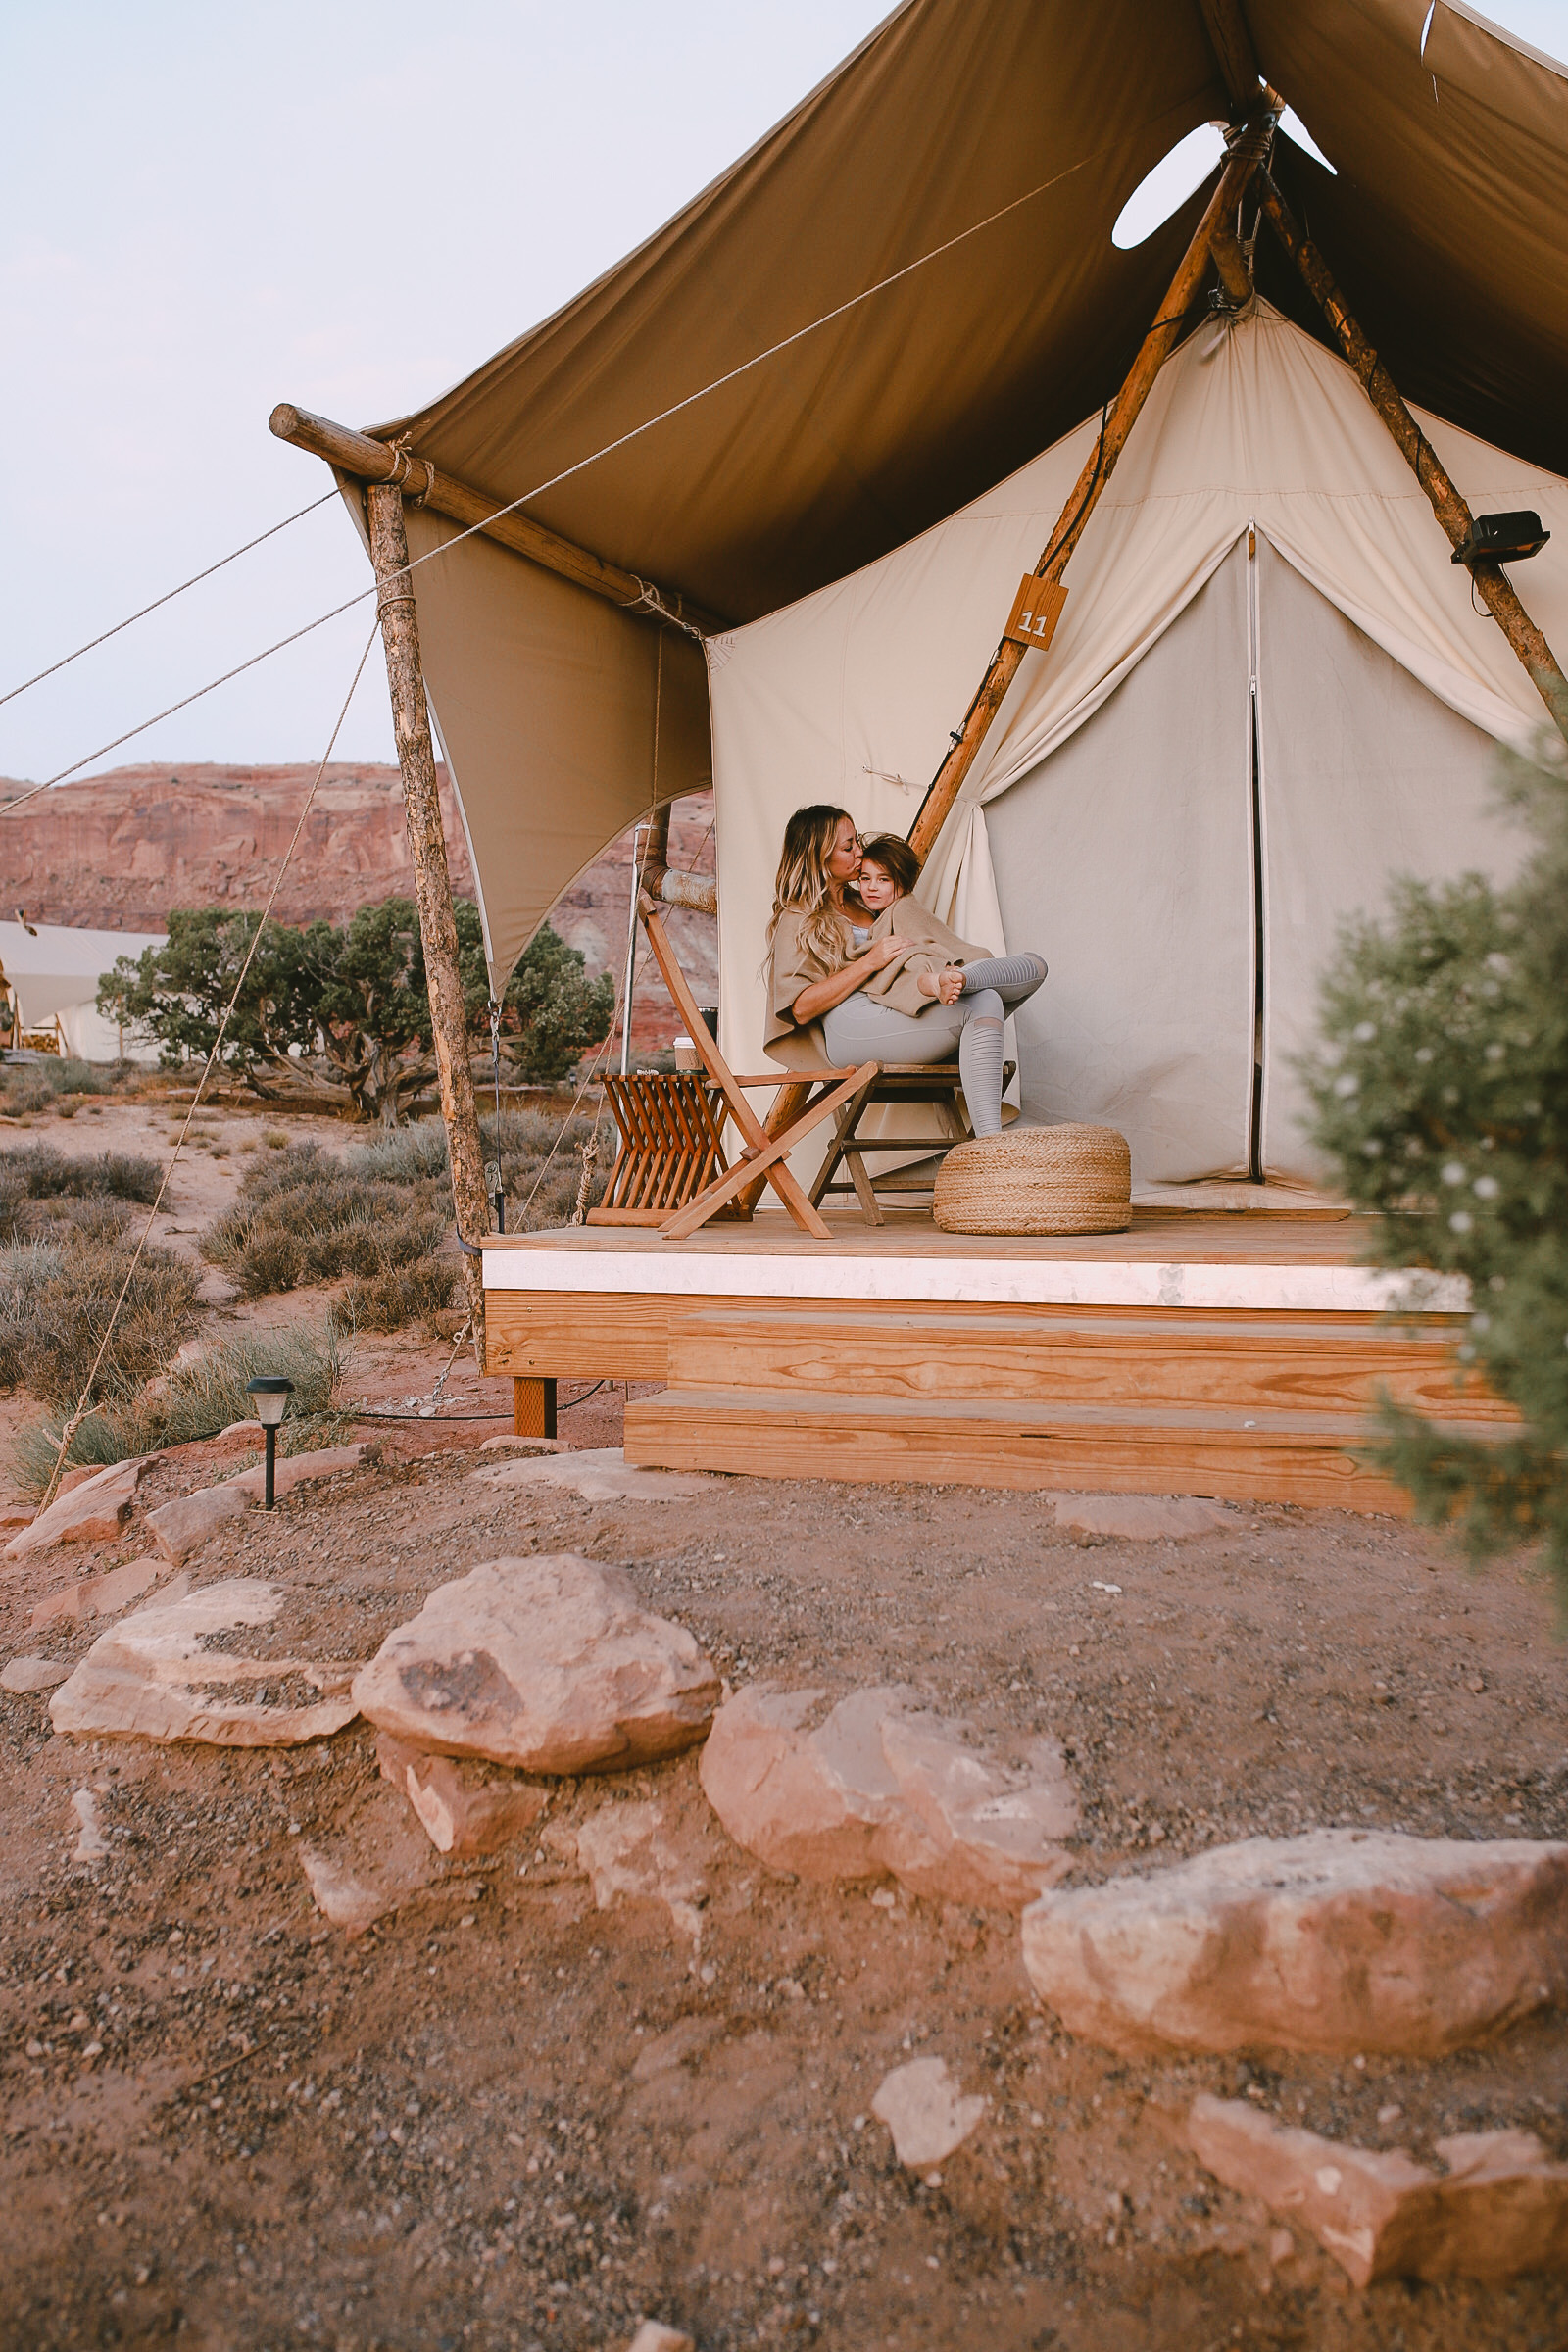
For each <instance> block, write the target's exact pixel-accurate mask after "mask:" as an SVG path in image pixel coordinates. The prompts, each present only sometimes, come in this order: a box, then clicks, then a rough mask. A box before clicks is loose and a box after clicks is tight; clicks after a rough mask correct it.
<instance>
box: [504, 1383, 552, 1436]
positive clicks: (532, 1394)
mask: <svg viewBox="0 0 1568 2352" xmlns="http://www.w3.org/2000/svg"><path fill="white" fill-rule="evenodd" d="M512 1434H513V1436H514V1437H515V1438H553V1437H554V1436H555V1434H556V1384H555V1382H554V1381H553V1380H533V1379H527V1378H525V1379H521V1380H514V1381H513V1384H512Z"/></svg>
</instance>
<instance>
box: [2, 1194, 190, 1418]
mask: <svg viewBox="0 0 1568 2352" xmlns="http://www.w3.org/2000/svg"><path fill="white" fill-rule="evenodd" d="M130 1262H131V1251H130V1250H129V1249H127V1248H126V1246H125V1244H124V1243H123V1240H122V1239H121V1238H120V1237H119V1236H118V1235H116V1236H113V1237H110V1238H104V1237H102V1236H99V1237H96V1238H95V1237H91V1236H88V1235H85V1234H83V1233H82V1232H81V1231H80V1230H77V1231H76V1232H73V1234H72V1235H71V1236H70V1241H69V1247H67V1246H63V1245H62V1244H60V1243H41V1242H34V1243H31V1244H26V1243H24V1244H22V1245H21V1246H13V1247H12V1248H10V1249H6V1250H0V1387H4V1388H17V1387H22V1388H26V1389H29V1390H30V1391H31V1392H32V1394H33V1395H34V1396H35V1397H42V1398H43V1399H44V1401H45V1402H46V1403H49V1404H62V1405H67V1406H72V1405H74V1404H75V1402H76V1400H77V1398H78V1397H80V1395H81V1393H82V1391H83V1389H84V1387H85V1386H86V1382H87V1377H88V1374H89V1373H90V1372H91V1371H92V1366H93V1359H94V1357H95V1356H96V1355H97V1352H98V1347H99V1343H100V1341H101V1340H102V1338H103V1335H104V1333H105V1331H106V1330H107V1329H108V1326H109V1319H110V1316H111V1314H112V1313H113V1312H114V1307H115V1301H116V1300H117V1299H119V1297H120V1293H121V1289H122V1286H123V1283H124V1281H125V1275H126V1270H127V1268H128V1267H129V1265H130ZM196 1288H197V1274H196V1269H195V1267H194V1266H192V1265H191V1264H190V1263H189V1262H188V1260H186V1259H184V1258H178V1257H175V1256H174V1255H173V1254H172V1252H171V1251H170V1250H157V1249H149V1250H144V1251H143V1253H142V1256H141V1260H140V1262H139V1264H138V1265H137V1267H136V1271H135V1274H134V1275H133V1276H132V1277H131V1282H130V1288H129V1290H128V1292H127V1293H126V1297H125V1303H124V1305H123V1307H122V1308H121V1310H120V1314H119V1316H118V1318H117V1320H116V1322H115V1327H114V1332H113V1335H112V1337H111V1339H110V1343H109V1347H108V1348H107V1350H106V1352H105V1355H104V1360H103V1363H102V1364H101V1365H100V1367H99V1369H98V1372H97V1375H96V1377H95V1378H94V1381H93V1397H94V1398H95V1400H103V1399H106V1398H112V1397H127V1396H129V1395H130V1394H132V1393H133V1392H134V1391H135V1390H136V1389H138V1388H139V1387H140V1386H141V1385H142V1384H143V1383H144V1382H145V1381H147V1380H150V1379H151V1378H152V1377H153V1375H154V1374H155V1373H158V1372H161V1371H162V1370H163V1368H164V1366H165V1365H166V1364H167V1363H169V1361H170V1360H171V1358H172V1356H173V1355H174V1354H175V1353H176V1351H177V1350H178V1348H179V1346H180V1343H181V1342H182V1341H183V1339H184V1338H185V1335H186V1333H187V1332H188V1331H189V1329H190V1325H191V1321H192V1316H193V1311H194V1308H195V1303H196Z"/></svg>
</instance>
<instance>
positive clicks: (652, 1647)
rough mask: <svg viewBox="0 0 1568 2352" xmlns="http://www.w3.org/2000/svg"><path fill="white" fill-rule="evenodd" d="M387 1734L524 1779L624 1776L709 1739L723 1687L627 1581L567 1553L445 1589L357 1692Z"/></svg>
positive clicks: (479, 1573) (359, 1679)
mask: <svg viewBox="0 0 1568 2352" xmlns="http://www.w3.org/2000/svg"><path fill="white" fill-rule="evenodd" d="M354 1698H355V1703H356V1704H357V1705H358V1706H359V1708H360V1709H361V1711H362V1712H363V1713H364V1714H365V1715H366V1716H367V1717H368V1719H369V1721H370V1722H371V1723H373V1724H375V1725H376V1726H377V1727H378V1728H379V1729H380V1730H382V1731H388V1732H394V1733H396V1734H397V1736H398V1737H399V1738H400V1739H403V1740H413V1741H414V1742H415V1743H416V1744H417V1745H418V1746H420V1747H426V1748H433V1749H435V1750H437V1751H439V1752H441V1753H443V1754H446V1755H452V1756H487V1757H489V1758H490V1760H491V1761H492V1762H493V1763H497V1764H510V1765H513V1766H514V1767H515V1769H516V1770H518V1771H521V1772H539V1773H580V1772H618V1771H622V1770H624V1769H625V1768H626V1767H627V1766H630V1765H634V1764H647V1763H652V1762H654V1761H655V1760H657V1759H658V1758H659V1757H662V1756H672V1755H675V1754H677V1753H678V1752H679V1751H680V1750H681V1749H682V1748H685V1747H690V1746H691V1745H692V1744H693V1743H694V1742H695V1741H696V1740H701V1739H702V1738H703V1736H704V1734H705V1733H706V1732H707V1730H708V1726H709V1723H710V1721H711V1717H712V1713H713V1709H714V1708H715V1707H716V1706H717V1704H718V1700H719V1681H718V1676H717V1674H716V1673H715V1672H714V1669H713V1667H712V1664H711V1661H710V1660H709V1659H708V1658H707V1657H705V1656H704V1654H703V1652H702V1651H701V1650H700V1649H699V1648H698V1646H697V1643H696V1642H694V1641H693V1639H692V1637H691V1635H690V1634H689V1633H687V1631H686V1630H685V1628H684V1626H679V1625H672V1624H671V1623H670V1621H669V1619H668V1618H667V1617H655V1616H653V1615H651V1614H650V1612H649V1611H647V1610H646V1609H644V1608H643V1606H642V1604H641V1602H640V1601H639V1599H638V1597H637V1593H636V1590H635V1588H634V1587H633V1585H632V1583H631V1580H630V1578H629V1577H628V1576H626V1575H625V1573H624V1572H623V1571H622V1570H621V1569H619V1568H609V1567H606V1566H605V1565H604V1564H603V1563H602V1562H601V1561H598V1560H587V1559H583V1558H580V1557H579V1556H578V1554H577V1553H575V1552H570V1551H562V1552H551V1553H544V1554H541V1555H540V1556H539V1557H538V1558H535V1559H504V1560H488V1561H486V1562H485V1564H484V1565H483V1567H480V1568H475V1569H473V1570H472V1571H471V1572H470V1573H469V1574H468V1575H467V1576H464V1577H459V1578H458V1580H457V1581H456V1582H455V1583H454V1584H450V1585H440V1586H438V1587H437V1588H436V1590H435V1592H433V1593H431V1594H430V1596H429V1598H428V1599H427V1600H426V1602H425V1604H424V1606H423V1608H422V1609H421V1610H420V1611H419V1614H418V1615H417V1617H416V1618H414V1619H412V1620H411V1622H410V1623H409V1624H408V1625H400V1626H399V1627H398V1628H397V1630H396V1632H395V1633H392V1634H389V1635H388V1637H387V1639H386V1641H385V1642H382V1644H381V1647H380V1649H379V1650H378V1651H377V1652H376V1654H375V1656H374V1657H373V1658H372V1659H371V1660H370V1662H369V1664H368V1666H365V1667H362V1668H361V1670H360V1672H359V1674H358V1675H357V1676H356V1677H355V1681H354Z"/></svg>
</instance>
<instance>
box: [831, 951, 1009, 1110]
mask: <svg viewBox="0 0 1568 2352" xmlns="http://www.w3.org/2000/svg"><path fill="white" fill-rule="evenodd" d="M1045 976H1046V963H1045V958H1044V956H987V957H986V958H985V959H984V960H983V961H981V962H977V963H971V964H969V965H968V966H967V967H966V969H965V971H964V975H963V994H962V996H961V997H960V998H959V999H958V1001H957V1003H956V1005H943V1004H939V1003H938V1002H937V1001H936V1000H935V999H933V1000H932V1002H931V1005H929V1007H928V1008H927V1010H926V1011H924V1012H896V1011H895V1010H894V1008H893V1006H892V1005H883V1004H879V1003H878V1002H877V1000H876V999H875V998H874V997H868V996H867V995H866V994H865V991H864V990H863V989H857V990H856V992H855V994H854V996H852V997H846V998H845V1000H844V1002H843V1004H842V1005H834V1007H833V1009H832V1011H831V1012H826V1013H824V1014H823V1015H822V1032H823V1035H824V1036H825V1037H826V1039H827V1050H828V1052H829V1053H830V1054H832V1056H833V1059H834V1060H835V1061H836V1062H837V1063H838V1064H839V1066H840V1067H841V1068H843V1067H845V1066H846V1065H848V1064H849V1063H851V1062H858V1061H951V1060H952V1059H953V1055H954V1052H955V1049H956V1052H957V1055H958V1067H959V1069H960V1070H961V1071H962V1073H963V1095H964V1101H965V1102H966V1103H968V1106H969V1124H970V1126H971V1127H972V1128H973V1129H974V1132H975V1134H976V1135H999V1134H1000V1133H1001V1131H1002V1038H1003V1022H1004V1021H1005V1018H1006V1016H1007V1014H1008V1013H1009V1012H1010V1011H1011V1010H1012V1008H1013V1006H1014V1005H1021V1004H1022V1003H1023V1001H1024V999H1025V998H1026V997H1032V996H1033V995H1034V993H1035V990H1036V989H1037V988H1038V987H1039V986H1040V983H1041V981H1042V980H1044V978H1045Z"/></svg>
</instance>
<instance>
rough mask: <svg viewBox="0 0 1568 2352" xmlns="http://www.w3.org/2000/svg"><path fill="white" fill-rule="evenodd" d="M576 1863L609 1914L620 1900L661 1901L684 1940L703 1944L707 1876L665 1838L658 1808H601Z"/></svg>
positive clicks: (580, 1839) (587, 1825) (583, 1835)
mask: <svg viewBox="0 0 1568 2352" xmlns="http://www.w3.org/2000/svg"><path fill="white" fill-rule="evenodd" d="M577 1860H578V1862H579V1864H580V1865H581V1867H582V1868H583V1869H584V1870H585V1871H586V1872H587V1873H588V1881H589V1884H590V1886H591V1887H593V1890H594V1901H595V1902H596V1904H597V1905H598V1907H599V1909H600V1910H601V1911H608V1910H609V1909H610V1906H611V1904H612V1903H613V1901H614V1900H615V1898H616V1896H617V1895H630V1896H633V1897H637V1896H642V1897H645V1898H648V1899H651V1900H653V1901H655V1902H661V1903H662V1904H663V1905H664V1907H665V1909H666V1910H667V1911H668V1913H669V1916H670V1918H671V1919H672V1920H673V1921H674V1923H675V1925H676V1927H677V1928H678V1929H679V1930H680V1932H681V1934H682V1935H683V1936H690V1937H691V1939H692V1942H693V1943H694V1944H696V1943H700V1942H701V1941H702V1936H703V1923H702V1919H701V1916H700V1909H699V1907H700V1905H701V1904H703V1903H704V1902H706V1901H707V1899H708V1889H707V1887H706V1886H705V1885H704V1883H703V1878H702V1873H701V1871H700V1870H699V1869H698V1868H697V1866H696V1865H695V1863H694V1862H693V1860H692V1859H691V1858H690V1857H689V1856H686V1855H682V1854H680V1853H678V1852H677V1851H676V1849H675V1847H674V1846H673V1845H672V1844H671V1843H670V1841H669V1839H668V1838H666V1836H665V1835H664V1813H663V1808H662V1806H661V1805H657V1804H636V1803H632V1804H611V1805H601V1806H600V1807H599V1809H598V1811H597V1812H596V1813H591V1814H590V1815H589V1817H588V1819H587V1820H586V1821H585V1822H584V1823H583V1825H582V1827H581V1829H580V1830H579V1831H578V1832H577Z"/></svg>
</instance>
